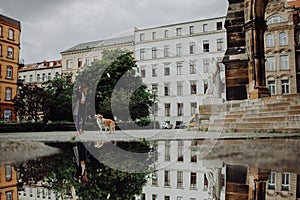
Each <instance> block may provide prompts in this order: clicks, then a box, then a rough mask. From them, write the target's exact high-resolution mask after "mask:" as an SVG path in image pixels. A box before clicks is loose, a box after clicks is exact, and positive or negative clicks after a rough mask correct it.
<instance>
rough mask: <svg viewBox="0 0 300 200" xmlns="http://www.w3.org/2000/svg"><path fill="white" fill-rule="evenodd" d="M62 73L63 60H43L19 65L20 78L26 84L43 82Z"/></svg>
mask: <svg viewBox="0 0 300 200" xmlns="http://www.w3.org/2000/svg"><path fill="white" fill-rule="evenodd" d="M61 73H62V63H61V60H55V61H43V62H39V63H33V64H26V65H24V66H22V67H19V79H20V80H23V81H24V83H25V84H38V85H39V84H42V83H43V82H46V81H49V80H52V79H53V78H54V77H55V76H57V75H60V74H61Z"/></svg>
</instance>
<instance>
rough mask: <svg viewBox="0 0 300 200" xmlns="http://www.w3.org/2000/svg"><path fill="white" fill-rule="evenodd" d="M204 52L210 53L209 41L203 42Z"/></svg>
mask: <svg viewBox="0 0 300 200" xmlns="http://www.w3.org/2000/svg"><path fill="white" fill-rule="evenodd" d="M203 52H209V40H203Z"/></svg>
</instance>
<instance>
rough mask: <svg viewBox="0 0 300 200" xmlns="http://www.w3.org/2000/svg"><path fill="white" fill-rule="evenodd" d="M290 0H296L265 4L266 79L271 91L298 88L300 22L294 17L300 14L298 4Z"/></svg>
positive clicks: (289, 92) (286, 91) (276, 0)
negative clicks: (296, 11)
mask: <svg viewBox="0 0 300 200" xmlns="http://www.w3.org/2000/svg"><path fill="white" fill-rule="evenodd" d="M290 3H291V4H292V3H295V2H294V1H290V2H287V1H286V0H271V1H269V3H268V4H267V8H266V15H265V16H266V21H267V30H266V32H265V56H266V82H267V86H268V88H269V91H270V94H271V95H284V94H294V93H297V92H299V83H297V76H299V75H297V74H299V70H300V68H299V61H300V60H299V59H298V61H297V56H296V51H297V46H299V45H296V44H297V43H298V44H299V41H298V42H297V40H298V38H297V31H295V30H296V29H297V27H298V23H299V20H295V19H296V18H298V19H299V17H298V16H297V14H296V13H295V7H294V6H293V5H290ZM295 14H296V15H295ZM295 17H296V18H295ZM297 21H298V22H297ZM295 23H296V24H295ZM298 79H299V77H298ZM298 82H299V80H298ZM297 85H298V86H297ZM297 87H298V88H297Z"/></svg>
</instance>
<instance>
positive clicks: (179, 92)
mask: <svg viewBox="0 0 300 200" xmlns="http://www.w3.org/2000/svg"><path fill="white" fill-rule="evenodd" d="M177 95H178V96H181V95H183V82H182V81H180V82H177Z"/></svg>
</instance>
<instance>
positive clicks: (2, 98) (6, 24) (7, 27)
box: [0, 15, 21, 121]
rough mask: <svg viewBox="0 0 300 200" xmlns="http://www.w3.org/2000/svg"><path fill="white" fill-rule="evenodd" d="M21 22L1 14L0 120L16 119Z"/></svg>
mask: <svg viewBox="0 0 300 200" xmlns="http://www.w3.org/2000/svg"><path fill="white" fill-rule="evenodd" d="M20 33H21V23H20V22H19V21H17V20H14V19H12V18H9V17H6V16H3V15H0V121H2V120H4V121H8V120H15V119H16V116H15V112H14V105H13V102H12V100H13V98H14V97H15V96H16V93H17V81H18V65H19V51H20Z"/></svg>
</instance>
